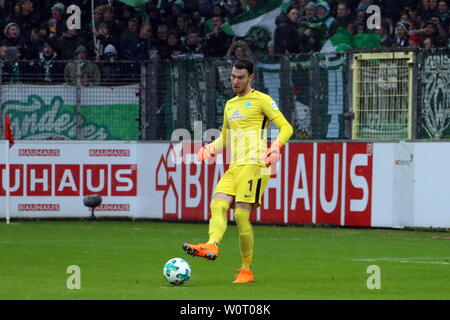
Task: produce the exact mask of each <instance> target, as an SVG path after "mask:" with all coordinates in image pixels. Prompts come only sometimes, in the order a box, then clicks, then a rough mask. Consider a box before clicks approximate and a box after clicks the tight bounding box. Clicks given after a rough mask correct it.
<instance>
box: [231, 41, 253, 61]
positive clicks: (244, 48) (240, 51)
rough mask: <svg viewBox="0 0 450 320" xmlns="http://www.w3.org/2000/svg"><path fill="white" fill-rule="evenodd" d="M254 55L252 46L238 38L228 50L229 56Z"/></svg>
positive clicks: (248, 56)
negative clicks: (251, 49)
mask: <svg viewBox="0 0 450 320" xmlns="http://www.w3.org/2000/svg"><path fill="white" fill-rule="evenodd" d="M251 56H252V52H251V51H250V47H249V46H248V44H247V42H245V41H242V40H238V41H234V42H233V43H232V44H231V45H230V48H229V49H228V51H227V55H226V57H227V58H250V57H251Z"/></svg>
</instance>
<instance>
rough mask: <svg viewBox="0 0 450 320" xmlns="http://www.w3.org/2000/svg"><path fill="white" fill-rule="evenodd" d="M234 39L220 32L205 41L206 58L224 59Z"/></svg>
mask: <svg viewBox="0 0 450 320" xmlns="http://www.w3.org/2000/svg"><path fill="white" fill-rule="evenodd" d="M231 42H232V38H231V37H230V36H229V35H227V34H226V33H225V32H224V31H222V30H220V31H219V33H217V34H212V35H211V36H209V37H208V38H206V39H205V43H204V47H203V52H204V54H205V56H206V57H223V56H225V54H226V53H227V51H228V48H229V47H230V45H231Z"/></svg>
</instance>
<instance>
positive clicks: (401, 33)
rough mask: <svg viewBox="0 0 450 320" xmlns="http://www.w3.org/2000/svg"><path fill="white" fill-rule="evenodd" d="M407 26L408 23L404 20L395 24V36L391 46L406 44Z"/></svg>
mask: <svg viewBox="0 0 450 320" xmlns="http://www.w3.org/2000/svg"><path fill="white" fill-rule="evenodd" d="M408 27H409V25H408V24H407V23H405V22H399V23H397V25H396V26H395V36H394V43H393V45H392V46H393V47H406V46H408V38H409V36H408Z"/></svg>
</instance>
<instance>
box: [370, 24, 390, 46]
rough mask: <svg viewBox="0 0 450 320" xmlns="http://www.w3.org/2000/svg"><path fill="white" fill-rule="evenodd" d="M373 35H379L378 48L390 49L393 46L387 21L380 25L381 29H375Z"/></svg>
mask: <svg viewBox="0 0 450 320" xmlns="http://www.w3.org/2000/svg"><path fill="white" fill-rule="evenodd" d="M375 33H376V34H378V35H380V46H381V47H384V48H390V47H392V45H393V44H394V39H393V38H392V36H391V33H390V26H389V23H388V22H387V21H383V22H382V23H381V28H379V29H375Z"/></svg>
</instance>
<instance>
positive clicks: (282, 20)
mask: <svg viewBox="0 0 450 320" xmlns="http://www.w3.org/2000/svg"><path fill="white" fill-rule="evenodd" d="M275 25H276V26H277V27H276V29H275V33H274V42H275V52H276V53H279V54H285V53H286V52H289V53H298V52H300V48H299V42H300V35H299V34H298V31H297V27H298V26H297V24H296V23H294V22H292V21H291V20H290V19H289V17H288V16H287V15H286V14H284V13H282V14H280V15H279V16H278V17H277V18H276V19H275Z"/></svg>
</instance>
